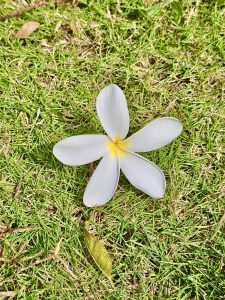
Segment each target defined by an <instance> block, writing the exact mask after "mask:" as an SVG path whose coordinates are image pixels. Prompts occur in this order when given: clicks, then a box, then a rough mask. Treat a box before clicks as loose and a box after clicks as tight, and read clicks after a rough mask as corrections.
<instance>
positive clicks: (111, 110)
mask: <svg viewBox="0 0 225 300" xmlns="http://www.w3.org/2000/svg"><path fill="white" fill-rule="evenodd" d="M96 108H97V113H98V116H99V119H100V121H101V124H102V126H103V128H104V129H105V131H106V133H107V134H108V135H109V137H110V138H111V139H114V138H115V137H116V136H119V137H120V138H121V139H124V138H125V137H126V136H127V133H128V130H129V112H128V108H127V101H126V98H125V95H124V93H123V91H122V90H121V89H120V88H119V87H118V86H117V85H115V84H110V85H108V86H106V87H105V88H104V89H102V90H101V91H100V93H99V95H98V97H97V102H96Z"/></svg>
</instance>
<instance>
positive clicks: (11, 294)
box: [0, 291, 17, 299]
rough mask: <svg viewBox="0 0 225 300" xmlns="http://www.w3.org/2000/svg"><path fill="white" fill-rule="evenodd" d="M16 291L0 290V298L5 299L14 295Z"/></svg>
mask: <svg viewBox="0 0 225 300" xmlns="http://www.w3.org/2000/svg"><path fill="white" fill-rule="evenodd" d="M16 294H17V292H15V291H7V292H0V297H1V299H6V298H8V297H15V296H16Z"/></svg>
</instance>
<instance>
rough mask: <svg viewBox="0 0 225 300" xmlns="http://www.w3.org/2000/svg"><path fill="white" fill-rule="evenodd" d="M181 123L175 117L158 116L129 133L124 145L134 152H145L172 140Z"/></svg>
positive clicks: (176, 134) (177, 133) (178, 131)
mask: <svg viewBox="0 0 225 300" xmlns="http://www.w3.org/2000/svg"><path fill="white" fill-rule="evenodd" d="M182 128H183V125H182V124H181V122H180V121H178V120H177V119H175V118H159V119H156V120H154V121H152V122H151V123H149V124H148V125H146V126H145V127H144V128H142V129H141V130H139V131H137V132H136V133H134V134H133V135H131V136H130V137H129V138H128V139H127V141H129V145H128V146H127V147H126V148H127V149H128V150H130V151H134V152H146V151H151V150H155V149H158V148H161V147H163V146H165V145H167V144H169V143H170V142H172V141H173V140H174V139H175V138H176V137H177V136H178V135H179V134H180V133H181V131H182Z"/></svg>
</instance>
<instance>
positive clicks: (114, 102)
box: [53, 84, 183, 207]
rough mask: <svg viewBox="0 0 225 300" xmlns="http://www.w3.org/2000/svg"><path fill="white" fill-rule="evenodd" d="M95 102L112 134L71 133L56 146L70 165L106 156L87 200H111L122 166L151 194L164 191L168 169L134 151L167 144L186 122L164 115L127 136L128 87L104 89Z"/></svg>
mask: <svg viewBox="0 0 225 300" xmlns="http://www.w3.org/2000/svg"><path fill="white" fill-rule="evenodd" d="M96 107H97V113H98V116H99V119H100V122H101V124H102V126H103V128H104V129H105V131H106V133H107V135H108V136H106V135H101V134H87V135H77V136H72V137H69V138H66V139H64V140H62V141H60V142H58V143H57V144H56V145H55V146H54V149H53V154H54V155H55V157H56V158H57V159H58V160H59V161H61V162H62V163H63V164H65V165H69V166H78V165H83V164H87V163H90V162H92V161H95V160H97V159H99V158H101V157H102V160H101V161H100V163H99V165H98V166H97V168H96V169H95V171H94V173H93V175H92V176H91V179H90V181H89V183H88V185H87V187H86V190H85V192H84V197H83V201H84V204H85V205H86V206H88V207H93V206H98V205H103V204H105V203H106V202H108V201H109V200H110V199H111V198H112V196H113V194H114V192H115V190H116V188H117V185H118V181H119V175H120V169H121V170H122V172H123V173H124V175H125V176H126V177H127V179H128V180H129V181H130V183H131V184H132V185H133V186H135V187H136V188H137V189H139V190H141V191H143V192H144V193H146V194H147V195H149V196H151V197H152V198H161V197H163V195H164V192H165V187H166V181H165V177H164V174H163V172H162V171H161V170H160V169H159V168H158V167H157V166H156V165H155V164H153V163H152V162H151V161H149V160H147V159H146V158H144V157H142V156H140V155H138V154H136V153H135V152H146V151H151V150H155V149H159V148H161V147H163V146H165V145H167V144H168V143H170V142H171V141H173V140H174V139H175V138H176V137H177V136H178V135H179V134H180V133H181V131H182V127H183V126H182V124H181V123H180V122H179V121H178V120H177V119H175V118H159V119H156V120H154V121H152V122H150V123H149V124H148V125H146V126H145V127H144V128H142V129H141V130H139V131H138V132H136V133H134V134H133V135H131V136H130V137H129V138H126V136H127V133H128V130H129V112H128V108H127V102H126V98H125V95H124V93H123V91H122V90H121V89H120V88H119V87H118V86H117V85H115V84H110V85H108V86H106V87H105V88H104V89H102V90H101V91H100V93H99V95H98V97H97V103H96ZM125 138H126V139H125Z"/></svg>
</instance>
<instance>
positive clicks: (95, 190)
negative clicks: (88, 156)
mask: <svg viewBox="0 0 225 300" xmlns="http://www.w3.org/2000/svg"><path fill="white" fill-rule="evenodd" d="M119 175H120V168H119V162H118V159H112V158H111V156H110V154H109V153H107V154H106V155H105V156H104V157H103V158H102V160H101V161H100V163H99V164H98V166H97V168H96V169H95V171H94V173H93V175H92V176H91V179H90V181H89V183H88V185H87V187H86V190H85V192H84V198H83V201H84V204H85V205H86V206H88V207H94V206H99V205H103V204H105V203H107V202H108V201H109V200H110V199H111V198H112V196H113V194H114V192H115V190H116V188H117V185H118V180H119Z"/></svg>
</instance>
